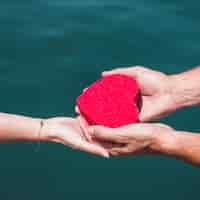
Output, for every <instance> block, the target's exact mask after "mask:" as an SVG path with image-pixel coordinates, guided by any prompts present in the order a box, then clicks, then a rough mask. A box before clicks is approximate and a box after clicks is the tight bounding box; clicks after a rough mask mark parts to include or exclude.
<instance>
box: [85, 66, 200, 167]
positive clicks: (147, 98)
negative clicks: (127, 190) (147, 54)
mask: <svg viewBox="0 0 200 200" xmlns="http://www.w3.org/2000/svg"><path fill="white" fill-rule="evenodd" d="M112 74H125V75H129V76H131V77H133V78H135V79H136V80H137V81H138V84H139V86H140V89H141V99H142V106H141V112H140V121H141V123H139V124H133V125H128V126H124V127H120V128H116V129H110V128H106V127H101V126H91V127H90V128H89V129H88V131H89V134H91V135H92V137H93V138H94V139H95V140H98V141H106V142H111V143H112V144H115V145H112V146H111V147H109V148H107V149H108V151H109V153H110V154H111V155H113V156H123V155H138V154H144V153H151V154H160V155H164V156H171V157H174V158H178V159H181V160H184V161H186V162H188V163H191V164H193V165H197V166H200V135H199V134H195V133H190V132H182V131H176V130H174V129H172V128H170V127H169V126H167V125H164V124H159V123H145V122H147V121H153V120H156V119H159V118H161V117H164V116H166V115H168V114H170V113H172V112H174V111H176V110H177V109H180V108H185V107H189V106H194V105H198V104H200V67H197V68H194V69H193V70H191V71H188V72H184V73H181V74H177V75H166V74H164V73H161V72H158V71H154V70H150V69H147V68H144V67H140V66H139V67H138V66H136V67H130V68H122V69H116V70H112V71H109V72H103V74H102V75H103V76H108V75H112ZM116 144H117V146H116Z"/></svg>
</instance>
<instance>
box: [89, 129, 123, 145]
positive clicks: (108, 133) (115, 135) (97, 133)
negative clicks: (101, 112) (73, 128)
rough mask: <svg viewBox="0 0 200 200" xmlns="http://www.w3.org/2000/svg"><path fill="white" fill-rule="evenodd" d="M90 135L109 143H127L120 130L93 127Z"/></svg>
mask: <svg viewBox="0 0 200 200" xmlns="http://www.w3.org/2000/svg"><path fill="white" fill-rule="evenodd" d="M88 131H89V133H90V134H91V135H92V137H94V138H96V139H99V140H102V141H108V142H114V143H125V140H124V137H123V135H121V134H120V129H118V128H115V129H112V128H106V127H104V126H91V127H90V128H89V130H88Z"/></svg>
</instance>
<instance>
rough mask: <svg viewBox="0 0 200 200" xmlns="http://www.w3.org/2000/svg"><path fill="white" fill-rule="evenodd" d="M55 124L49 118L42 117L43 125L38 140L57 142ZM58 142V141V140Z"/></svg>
mask: <svg viewBox="0 0 200 200" xmlns="http://www.w3.org/2000/svg"><path fill="white" fill-rule="evenodd" d="M56 129H57V127H56V125H55V123H52V120H51V119H43V126H42V128H41V132H40V138H39V139H40V141H44V142H59V140H58V136H57V135H56ZM59 143H60V142H59Z"/></svg>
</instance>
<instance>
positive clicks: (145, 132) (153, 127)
mask: <svg viewBox="0 0 200 200" xmlns="http://www.w3.org/2000/svg"><path fill="white" fill-rule="evenodd" d="M89 133H90V134H91V135H92V137H93V138H94V139H96V140H99V141H104V142H111V143H112V144H113V145H112V146H111V147H110V148H108V150H109V153H110V154H111V155H113V156H122V155H136V154H143V153H147V154H148V153H155V154H156V153H165V154H170V153H171V152H172V150H173V147H174V143H175V135H174V130H173V129H172V128H170V127H169V126H166V125H163V124H147V123H140V124H133V125H127V126H123V127H120V128H115V129H111V128H105V127H103V126H91V127H90V128H89Z"/></svg>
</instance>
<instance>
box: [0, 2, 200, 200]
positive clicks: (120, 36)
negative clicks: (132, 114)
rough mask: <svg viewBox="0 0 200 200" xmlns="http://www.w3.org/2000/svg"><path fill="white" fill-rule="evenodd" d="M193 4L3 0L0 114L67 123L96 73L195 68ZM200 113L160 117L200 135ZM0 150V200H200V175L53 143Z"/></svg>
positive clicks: (198, 45) (154, 160)
mask: <svg viewBox="0 0 200 200" xmlns="http://www.w3.org/2000/svg"><path fill="white" fill-rule="evenodd" d="M199 7H200V3H199V2H198V1H195V0H191V1H184V0H182V1H180V0H173V1H172V0H163V1H159V0H148V1H147V0H124V1H120V0H115V1H114V0H101V1H97V0H85V1H80V0H65V1H64V0H56V1H55V0H54V1H53V0H40V1H39V0H35V1H31V0H26V1H25V0H0V92H1V100H0V111H1V112H10V113H17V114H25V115H30V116H34V117H38V116H40V117H50V116H57V115H67V116H73V115H74V112H73V107H74V102H75V99H76V97H77V96H78V95H79V93H80V91H81V90H82V89H83V88H84V87H85V86H87V85H88V84H90V83H92V82H93V81H94V80H96V79H97V78H98V77H99V75H100V72H101V71H103V70H105V69H111V68H114V67H118V66H130V65H144V66H148V67H150V68H153V69H157V70H160V71H163V72H166V73H178V72H181V71H184V70H187V69H190V68H192V66H195V65H197V64H199V63H200V61H199V55H200V26H199V23H200V12H199ZM199 113H200V109H199V108H191V109H187V110H182V111H179V112H177V113H175V114H173V115H172V116H170V117H168V118H167V119H164V120H162V121H163V122H164V123H167V124H169V125H171V126H173V127H174V128H177V129H180V130H191V131H199V132H200V130H199ZM34 149H35V145H33V144H12V145H11V144H9V145H1V146H0V156H1V164H0V199H2V200H4V199H5V200H11V199H21V200H23V199H29V200H35V199H49V200H50V199H116V200H117V199H130V198H131V199H140V200H143V199H154V200H156V199H162V200H165V199H176V200H177V199H199V196H200V195H199V178H200V171H199V169H197V168H194V167H192V166H189V165H186V164H184V163H183V162H181V161H176V160H173V159H170V158H163V157H130V158H112V159H110V160H106V159H102V158H98V157H95V156H92V155H88V154H85V153H82V152H76V151H72V150H70V149H69V148H65V147H63V146H61V145H56V144H42V147H41V150H40V152H39V153H35V151H34Z"/></svg>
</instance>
